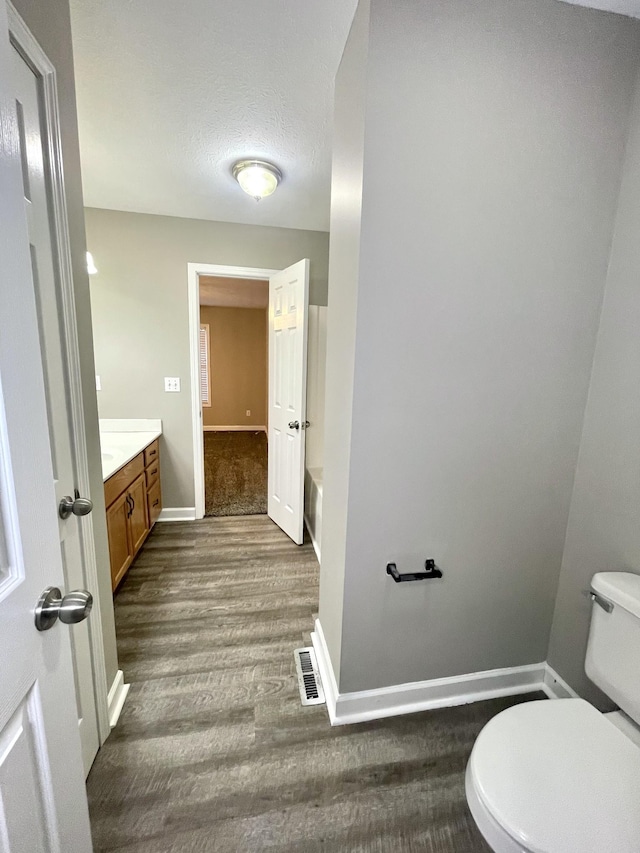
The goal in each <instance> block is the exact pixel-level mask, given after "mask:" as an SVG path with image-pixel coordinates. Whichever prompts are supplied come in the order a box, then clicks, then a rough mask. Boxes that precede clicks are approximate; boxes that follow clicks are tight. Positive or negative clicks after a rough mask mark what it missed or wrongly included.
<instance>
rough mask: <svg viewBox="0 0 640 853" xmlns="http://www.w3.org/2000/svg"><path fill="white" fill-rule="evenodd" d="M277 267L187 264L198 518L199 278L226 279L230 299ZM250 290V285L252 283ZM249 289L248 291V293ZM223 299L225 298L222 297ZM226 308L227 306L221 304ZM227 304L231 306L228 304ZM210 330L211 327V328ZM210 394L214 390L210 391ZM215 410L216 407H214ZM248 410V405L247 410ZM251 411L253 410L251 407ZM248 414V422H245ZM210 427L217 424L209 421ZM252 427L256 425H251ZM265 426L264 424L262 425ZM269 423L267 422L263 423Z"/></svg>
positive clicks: (201, 503) (201, 446) (200, 514)
mask: <svg viewBox="0 0 640 853" xmlns="http://www.w3.org/2000/svg"><path fill="white" fill-rule="evenodd" d="M276 272H277V270H273V269H265V268H256V267H235V266H224V265H221V264H197V263H193V264H188V265H187V282H188V292H189V343H190V352H191V422H192V434H193V470H194V488H195V517H196V519H198V518H204V517H205V512H206V498H205V469H204V451H205V441H204V436H205V430H204V426H205V423H204V417H203V409H204V408H213V407H211V406H210V407H206V406H204V407H203V405H202V403H203V395H204V392H203V388H202V368H201V364H202V347H203V342H202V337H203V336H202V333H201V331H200V328H201V322H200V279H201V278H203V279H205V280H206V279H211V278H215V279H218V280H220V279H223V280H224V281H225V282H226V283H227V284H226V286H225V287H220V288H219V292H221V291H222V290H226V292H227V298H228V299H233V298H234V297H235V298H238V297H237V293H238V288H239V287H240V286H242V285H244V283H245V282H252V281H253V282H256V281H268V280H269V279H270V278H271V276H272V275H274V274H275V273H276ZM249 289H251V285H249ZM247 293H248V291H246V292H245V296H246V294H247ZM219 298H220V299H222V297H221V296H220V297H219ZM220 307H224V306H220ZM227 307H231V306H229V305H227ZM209 331H210V330H209ZM210 393H211V397H212V396H213V391H212V390H210ZM214 411H215V409H214ZM246 411H247V409H246V408H245V412H246ZM251 411H252V410H251ZM246 419H247V418H246V415H245V421H246ZM209 425H210V426H217V424H213V423H210V424H209ZM248 425H249V426H252V425H255V424H248ZM260 426H262V424H260ZM264 426H268V424H266V423H265V424H264ZM207 432H215V430H207Z"/></svg>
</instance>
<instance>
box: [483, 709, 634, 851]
mask: <svg viewBox="0 0 640 853" xmlns="http://www.w3.org/2000/svg"><path fill="white" fill-rule="evenodd" d="M466 792H467V802H468V803H469V808H470V810H471V813H472V815H473V817H474V820H475V821H476V823H477V824H478V827H479V829H480V831H481V832H482V834H483V835H484V837H485V838H486V839H487V841H488V842H489V844H490V845H491V847H492V848H493V849H494V850H495V851H497V853H605V851H611V853H614V851H615V853H632V851H634V853H638V851H640V746H638V745H637V744H635V743H634V742H633V741H632V740H630V739H629V738H628V737H627V736H626V735H624V734H623V733H622V732H621V731H620V730H619V729H618V728H617V727H616V726H615V725H614V724H613V723H612V722H609V720H608V719H607V716H606V715H604V714H601V713H600V712H599V711H597V710H596V709H595V708H594V707H593V706H592V705H590V704H589V703H588V702H585V701H584V700H583V699H559V700H557V701H549V700H541V701H537V702H525V703H523V704H521V705H516V706H514V707H513V708H509V709H508V710H506V711H503V712H502V713H501V714H498V715H497V716H496V717H494V718H493V719H492V720H490V721H489V723H487V725H486V726H485V727H484V729H483V730H482V732H481V733H480V735H479V737H478V739H477V740H476V743H475V745H474V747H473V751H472V753H471V758H470V759H469V763H468V765H467V774H466Z"/></svg>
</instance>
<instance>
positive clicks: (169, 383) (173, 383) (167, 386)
mask: <svg viewBox="0 0 640 853" xmlns="http://www.w3.org/2000/svg"><path fill="white" fill-rule="evenodd" d="M164 390H165V391H179V390H180V377H179V376H165V377H164Z"/></svg>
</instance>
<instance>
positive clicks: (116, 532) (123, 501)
mask: <svg viewBox="0 0 640 853" xmlns="http://www.w3.org/2000/svg"><path fill="white" fill-rule="evenodd" d="M128 497H129V496H128V494H127V493H126V492H125V494H124V495H120V497H119V498H118V500H117V501H115V502H114V503H113V504H112V505H111V506H110V507H109V509H108V510H107V535H108V537H109V558H110V560H111V588H112V589H114V590H115V588H116V587H117V586H118V584H119V583H120V580H121V578H122V577H123V576H124V573H125V572H126V571H127V569H128V568H129V566H130V565H131V561H132V559H133V557H132V554H133V548H132V547H131V541H130V534H129V512H130V510H131V504H130V502H129V501H128V500H127V498H128Z"/></svg>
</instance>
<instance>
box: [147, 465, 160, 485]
mask: <svg viewBox="0 0 640 853" xmlns="http://www.w3.org/2000/svg"><path fill="white" fill-rule="evenodd" d="M145 474H146V477H147V489H150V488H151V486H153V484H154V483H155V482H156V480H157V479H158V478H159V476H160V460H159V459H156V461H155V462H152V463H151V465H149V467H148V468H147V469H146V471H145Z"/></svg>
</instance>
